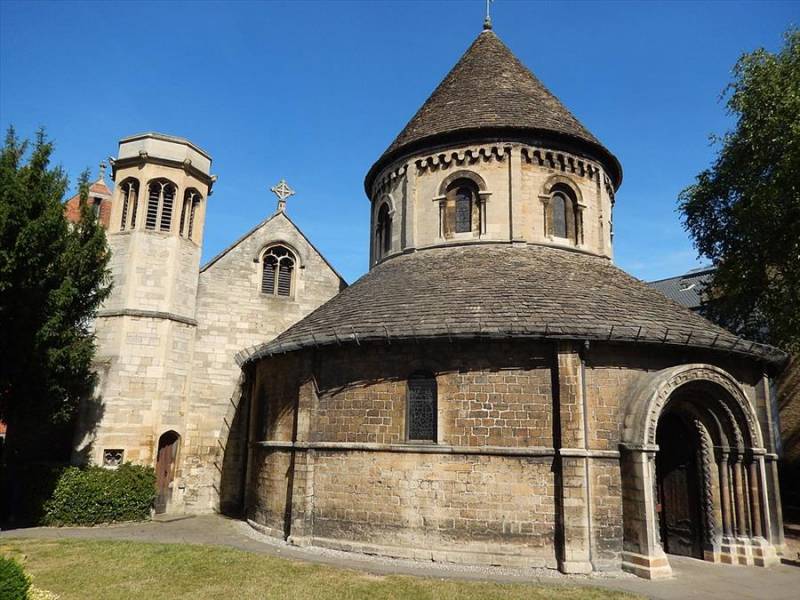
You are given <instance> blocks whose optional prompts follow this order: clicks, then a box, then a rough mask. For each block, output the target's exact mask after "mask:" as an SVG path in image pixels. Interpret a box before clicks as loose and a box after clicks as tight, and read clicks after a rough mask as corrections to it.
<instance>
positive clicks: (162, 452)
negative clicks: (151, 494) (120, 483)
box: [155, 431, 181, 514]
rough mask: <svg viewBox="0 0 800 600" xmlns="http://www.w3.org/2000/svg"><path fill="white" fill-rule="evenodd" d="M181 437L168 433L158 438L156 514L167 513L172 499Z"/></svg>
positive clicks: (171, 432)
mask: <svg viewBox="0 0 800 600" xmlns="http://www.w3.org/2000/svg"><path fill="white" fill-rule="evenodd" d="M180 439H181V436H179V435H178V434H177V433H175V432H174V431H167V432H166V433H164V434H163V435H162V436H161V437H160V438H158V458H157V460H156V501H155V511H156V514H162V513H164V512H166V511H167V505H168V504H169V502H170V500H171V499H172V480H173V479H174V478H175V462H176V459H177V457H178V444H179V443H180Z"/></svg>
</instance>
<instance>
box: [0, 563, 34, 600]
mask: <svg viewBox="0 0 800 600" xmlns="http://www.w3.org/2000/svg"><path fill="white" fill-rule="evenodd" d="M30 587H31V580H30V578H29V577H28V576H27V575H26V574H25V571H23V570H22V567H21V566H19V563H17V561H15V560H13V559H11V558H5V557H3V556H0V598H2V599H3V600H25V598H27V597H28V588H30Z"/></svg>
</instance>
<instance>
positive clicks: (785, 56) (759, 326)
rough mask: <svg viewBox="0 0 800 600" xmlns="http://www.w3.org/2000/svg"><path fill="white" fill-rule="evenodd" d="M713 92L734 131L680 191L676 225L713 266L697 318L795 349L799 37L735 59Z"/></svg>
mask: <svg viewBox="0 0 800 600" xmlns="http://www.w3.org/2000/svg"><path fill="white" fill-rule="evenodd" d="M733 74H734V80H733V82H732V83H731V84H729V85H728V87H727V88H726V90H725V91H724V92H723V94H724V96H725V97H726V98H727V108H728V111H729V113H730V114H731V115H733V116H734V117H735V118H736V126H735V128H734V129H733V130H732V131H730V132H728V133H727V134H725V135H724V136H723V137H722V138H720V139H719V142H720V144H721V148H720V150H719V153H718V155H717V157H716V160H715V162H714V163H713V165H712V166H711V168H709V169H707V170H705V171H703V172H702V173H700V174H699V175H698V176H697V178H696V181H695V183H694V184H693V185H691V186H689V187H688V188H686V189H685V190H684V191H683V192H682V193H681V195H680V211H681V212H682V215H683V220H684V225H685V227H686V229H687V230H688V231H689V233H690V234H691V235H692V237H693V238H694V242H695V246H696V248H697V250H698V251H699V253H700V254H701V255H703V256H705V257H707V258H709V259H711V261H712V262H713V264H714V266H715V267H716V272H715V274H714V279H713V283H712V285H711V289H710V290H709V292H710V294H709V295H710V301H709V302H707V303H706V305H705V306H704V309H705V312H706V314H707V316H709V317H710V318H711V319H712V320H715V321H717V322H719V323H721V324H722V325H724V326H726V327H728V328H729V329H732V330H734V331H736V332H737V333H739V334H741V335H745V336H747V337H749V338H751V339H757V340H760V341H767V342H770V343H772V344H775V345H778V346H781V347H783V348H784V349H787V350H793V351H796V350H799V349H800V31H798V30H790V31H789V32H788V33H787V34H786V41H785V45H784V47H783V48H782V49H781V51H780V52H779V53H777V54H772V53H770V52H767V51H766V50H763V49H761V50H756V51H755V52H752V53H750V54H744V55H743V56H742V57H741V58H740V59H739V61H738V62H737V63H736V66H735V67H734V70H733Z"/></svg>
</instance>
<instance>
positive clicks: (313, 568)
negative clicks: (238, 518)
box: [0, 539, 635, 600]
mask: <svg viewBox="0 0 800 600" xmlns="http://www.w3.org/2000/svg"><path fill="white" fill-rule="evenodd" d="M0 553H3V554H5V555H7V556H12V557H15V558H17V559H18V560H19V561H20V562H21V563H22V564H23V566H24V567H25V569H26V571H27V572H28V573H30V574H31V575H32V576H33V583H34V585H35V586H36V587H38V588H42V589H45V590H49V591H51V592H55V593H56V594H58V595H59V596H60V598H61V599H62V600H71V599H76V600H77V599H80V600H89V599H91V600H93V599H108V600H119V599H122V598H126V599H127V598H145V599H148V600H150V599H154V600H155V599H159V600H160V599H173V598H191V599H192V600H206V599H211V598H220V599H222V598H224V599H225V600H239V599H243V600H244V599H248V598H259V599H260V598H280V599H286V600H295V599H296V600H306V599H308V600H311V599H313V600H336V599H342V600H362V599H363V600H368V599H373V598H381V599H384V598H386V599H395V598H397V599H400V598H413V599H415V600H417V599H419V600H425V599H431V600H434V599H435V600H456V599H467V598H469V599H471V600H475V599H477V600H492V599H499V598H503V599H515V600H516V599H523V598H524V599H526V600H540V599H544V598H559V599H564V600H574V599H578V598H581V599H591V600H606V599H612V598H614V599H623V598H627V599H630V598H635V596H631V595H629V594H624V593H621V592H610V591H605V590H599V589H596V588H584V587H561V586H558V585H552V586H551V585H523V584H514V585H502V584H494V583H465V582H459V581H442V580H436V579H425V578H415V577H401V576H387V577H382V576H377V575H369V574H366V573H360V572H357V571H350V570H345V569H335V568H332V567H326V566H320V565H313V564H308V563H302V562H295V561H290V560H285V559H279V558H273V557H269V556H264V555H260V554H253V553H249V552H243V551H240V550H233V549H227V548H220V547H215V546H190V545H180V544H146V543H140V542H108V541H84V540H23V539H11V540H3V541H2V542H0Z"/></svg>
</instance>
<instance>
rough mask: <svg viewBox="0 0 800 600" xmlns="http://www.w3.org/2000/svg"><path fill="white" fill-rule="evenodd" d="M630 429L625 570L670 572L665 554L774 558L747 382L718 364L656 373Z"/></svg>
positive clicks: (626, 436) (625, 460)
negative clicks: (743, 384) (746, 391)
mask: <svg viewBox="0 0 800 600" xmlns="http://www.w3.org/2000/svg"><path fill="white" fill-rule="evenodd" d="M628 406H629V407H628V413H627V416H626V419H625V429H624V431H623V444H622V446H621V450H622V457H621V458H622V474H623V518H624V540H623V544H624V547H625V552H624V557H623V567H624V568H625V569H627V570H629V571H632V572H634V573H637V574H639V575H642V576H644V577H649V578H654V577H663V576H666V575H669V574H670V572H671V569H670V566H669V561H668V559H667V556H666V554H665V552H666V553H670V554H681V555H687V556H692V557H696V558H703V559H705V560H709V561H713V562H725V563H732V564H751V565H752V564H761V565H766V564H772V563H774V562H775V561H776V560H777V555H776V553H775V548H774V545H773V544H772V543H771V537H772V536H771V524H770V522H771V515H770V510H769V498H768V495H769V489H768V483H767V473H766V468H765V454H766V450H765V448H764V446H763V441H762V437H761V431H760V426H759V423H758V419H757V417H756V413H755V410H754V408H753V406H752V404H751V402H750V400H749V399H748V397H747V395H746V394H745V392H744V390H743V388H742V387H741V385H740V384H739V383H738V382H737V381H736V379H735V378H734V377H732V376H731V375H730V374H729V373H727V372H726V371H723V370H722V369H719V368H718V367H714V366H711V365H696V364H695V365H681V366H678V367H672V368H670V369H665V370H664V371H662V372H660V373H657V374H654V375H653V376H652V377H651V378H650V379H649V380H643V381H642V385H640V387H638V388H637V389H636V390H634V393H633V394H632V395H631V398H630V404H629V405H628Z"/></svg>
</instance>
